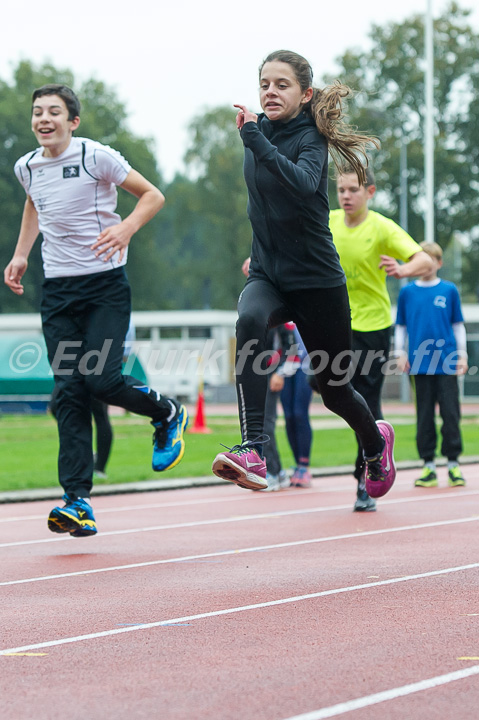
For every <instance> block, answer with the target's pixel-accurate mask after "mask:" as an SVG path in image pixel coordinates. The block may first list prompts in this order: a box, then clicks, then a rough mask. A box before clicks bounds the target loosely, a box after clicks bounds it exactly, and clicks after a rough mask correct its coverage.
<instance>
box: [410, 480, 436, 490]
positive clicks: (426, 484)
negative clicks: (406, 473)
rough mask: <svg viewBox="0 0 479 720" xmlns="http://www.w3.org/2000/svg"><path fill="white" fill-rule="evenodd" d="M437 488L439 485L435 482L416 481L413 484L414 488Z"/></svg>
mask: <svg viewBox="0 0 479 720" xmlns="http://www.w3.org/2000/svg"><path fill="white" fill-rule="evenodd" d="M438 486H439V483H438V481H437V480H433V481H432V482H425V481H423V480H416V482H415V483H414V487H422V488H431V487H438Z"/></svg>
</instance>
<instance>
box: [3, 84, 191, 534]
mask: <svg viewBox="0 0 479 720" xmlns="http://www.w3.org/2000/svg"><path fill="white" fill-rule="evenodd" d="M79 124H80V103H79V101H78V98H77V97H76V95H75V93H74V92H73V91H72V90H71V89H70V88H68V87H66V86H65V85H57V84H51V85H44V86H43V87H41V88H38V89H37V90H35V91H34V93H33V103H32V130H33V133H34V135H35V137H36V139H37V141H38V142H39V145H40V147H39V148H37V149H36V150H34V151H33V152H30V153H28V154H27V155H24V156H23V157H22V158H20V160H18V162H17V163H16V165H15V174H16V176H17V178H18V180H19V181H20V183H21V184H22V186H23V187H24V189H25V192H26V193H27V199H26V202H25V207H24V211H23V217H22V223H21V227H20V234H19V237H18V242H17V245H16V248H15V252H14V255H13V258H12V260H11V261H10V262H9V264H8V265H7V267H6V268H5V272H4V279H5V283H6V284H7V285H8V287H9V288H10V289H11V290H12V291H13V292H14V293H16V294H17V295H22V294H23V292H24V288H23V286H22V278H23V275H24V273H25V271H26V269H27V265H28V257H29V254H30V252H31V249H32V247H33V245H34V243H35V240H36V238H37V236H38V234H39V232H41V233H42V235H43V242H42V258H43V266H44V272H45V280H44V283H43V293H42V302H41V314H42V324H43V332H44V335H45V341H46V345H47V350H48V358H49V362H50V364H51V366H52V370H53V373H54V376H55V383H56V387H57V390H58V398H57V420H58V432H59V439H60V449H59V458H58V473H59V481H60V484H61V485H62V487H63V489H64V491H65V495H64V498H63V499H64V501H65V506H64V507H55V508H54V509H53V510H52V511H51V513H50V515H49V518H48V527H49V528H50V530H52V531H53V532H60V533H66V532H69V533H70V534H71V535H73V536H74V537H81V536H86V535H94V534H95V533H96V532H97V528H96V522H95V518H94V515H93V511H92V508H91V504H90V491H91V489H92V476H93V452H92V428H91V407H90V398H91V397H92V396H93V397H96V398H98V399H100V400H102V401H103V402H105V403H108V404H110V405H118V406H120V407H123V408H125V409H126V410H129V411H130V412H134V413H137V414H139V415H145V416H147V417H150V418H151V422H152V425H153V426H154V428H155V431H154V449H153V463H152V464H153V469H154V470H158V471H160V470H167V469H169V468H171V467H173V466H174V465H176V464H177V463H178V462H179V461H180V460H181V458H182V456H183V453H184V440H183V433H184V430H185V428H186V425H187V423H188V415H187V412H186V409H185V408H184V407H183V406H182V405H180V404H179V403H178V402H176V401H175V400H173V399H171V398H167V397H162V396H161V395H160V394H159V393H157V392H156V391H154V390H151V389H150V388H149V387H147V386H145V385H144V384H143V383H141V382H139V381H137V380H135V378H132V377H130V376H124V375H122V374H121V368H122V357H123V353H124V347H123V345H124V340H125V336H126V334H127V330H128V325H129V321H130V312H131V299H130V286H129V283H128V279H127V277H126V273H125V268H124V265H125V264H126V260H127V250H128V245H129V243H130V240H131V238H132V236H133V235H134V233H135V232H137V231H138V230H139V229H140V228H141V227H142V226H143V225H145V224H146V223H147V222H148V221H149V220H151V218H153V217H154V215H156V213H157V212H158V211H159V210H160V209H161V208H162V206H163V203H164V197H163V195H162V193H161V192H160V191H159V190H158V189H157V188H155V187H154V186H153V185H152V184H151V183H150V182H148V180H146V179H145V178H144V177H143V176H142V175H140V173H138V172H137V171H136V170H133V169H132V168H131V167H130V165H129V164H128V163H127V161H126V160H125V159H124V158H123V157H122V156H121V155H120V154H119V153H118V152H116V151H115V150H113V149H112V148H109V147H107V146H105V145H102V144H101V143H98V142H95V141H93V140H89V139H87V138H77V137H73V132H74V131H75V130H76V129H77V128H78V126H79ZM117 185H120V186H121V187H122V188H124V189H125V190H127V191H128V192H129V193H131V194H132V195H134V196H135V197H136V198H138V202H137V204H136V206H135V208H134V210H133V212H132V213H130V215H128V217H126V218H125V219H124V220H123V221H122V220H121V218H120V217H119V215H117V214H116V212H115V209H116V202H117V190H116V186H117Z"/></svg>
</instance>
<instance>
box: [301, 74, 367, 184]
mask: <svg viewBox="0 0 479 720" xmlns="http://www.w3.org/2000/svg"><path fill="white" fill-rule="evenodd" d="M352 94H353V91H352V90H351V89H350V88H349V87H347V85H343V84H342V83H340V82H339V80H336V81H335V82H334V83H333V84H332V85H330V86H329V87H326V88H324V90H320V89H319V88H313V97H312V98H311V101H310V102H309V103H308V106H307V107H306V111H308V110H309V112H310V113H311V115H312V117H313V119H314V121H315V123H316V127H317V128H318V130H319V132H320V133H321V134H322V135H324V137H325V138H326V139H327V141H328V145H329V151H330V153H331V157H332V159H333V161H334V164H335V165H336V168H337V169H338V170H339V169H340V168H341V167H342V166H343V165H344V162H346V163H347V164H348V165H350V166H351V167H352V168H353V171H354V172H355V173H356V175H357V176H358V180H359V183H360V184H361V185H364V184H365V183H366V170H365V167H367V166H368V164H369V159H368V155H367V148H368V147H369V146H370V145H373V146H374V147H376V148H379V146H380V145H379V140H378V139H377V138H375V137H370V136H369V135H365V134H364V133H360V132H358V131H357V130H356V128H354V127H352V126H351V125H348V123H346V122H345V120H344V112H343V100H344V98H347V97H349V96H350V95H352ZM360 156H362V157H363V159H364V162H362V161H361V157H360Z"/></svg>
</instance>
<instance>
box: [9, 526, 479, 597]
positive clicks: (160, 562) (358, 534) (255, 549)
mask: <svg viewBox="0 0 479 720" xmlns="http://www.w3.org/2000/svg"><path fill="white" fill-rule="evenodd" d="M478 520H479V517H477V516H473V517H469V518H460V519H458V520H442V521H436V522H432V523H421V524H420V525H404V526H402V527H395V528H385V529H382V530H368V531H366V532H355V533H347V534H345V535H329V536H328V537H322V538H313V539H311V540H295V541H293V542H284V543H275V544H274V545H257V546H255V547H250V548H239V549H237V550H219V551H217V552H211V553H202V554H201V555H184V556H183V557H178V558H167V559H164V560H149V561H146V562H140V563H129V564H128V565H113V566H110V567H103V568H96V569H89V570H77V571H75V572H69V573H58V574H57V575H44V576H43V577H33V578H24V579H22V580H6V581H4V582H0V587H6V586H9V585H25V584H27V583H33V582H42V581H44V580H59V579H61V578H67V577H77V576H79V575H94V574H96V573H104V572H113V571H117V570H133V569H135V568H143V567H151V566H154V565H167V564H170V563H181V562H191V561H192V560H204V559H207V558H218V557H226V556H228V555H241V554H244V553H252V552H264V551H265V550H278V549H284V548H292V547H300V546H304V545H315V544H317V543H323V542H333V541H336V540H349V539H351V538H358V537H369V536H372V535H387V534H389V533H396V532H406V531H409V530H424V529H428V528H437V527H442V526H445V525H459V524H461V523H467V522H477V521H478Z"/></svg>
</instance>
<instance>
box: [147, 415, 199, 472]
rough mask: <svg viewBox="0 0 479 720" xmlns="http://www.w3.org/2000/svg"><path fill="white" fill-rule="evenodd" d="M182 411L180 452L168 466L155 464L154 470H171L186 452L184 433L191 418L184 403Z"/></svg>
mask: <svg viewBox="0 0 479 720" xmlns="http://www.w3.org/2000/svg"><path fill="white" fill-rule="evenodd" d="M180 412H183V420H182V423H181V437H180V440H179V442H180V452H179V453H178V456H177V457H176V458H175V459H174V460H173V462H172V463H170V464H169V465H167V466H166V467H161V468H159V467H155V466H154V465H152V467H153V470H154V471H155V472H164V471H165V470H171V468H174V467H175V465H178V463H179V462H180V460H181V459H182V458H183V455H184V454H185V439H184V437H183V435H184V432H185V430H186V428H187V427H188V422H189V419H190V418H189V415H188V412H187V410H186V408H185V406H184V405H182V406H181V407H180Z"/></svg>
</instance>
